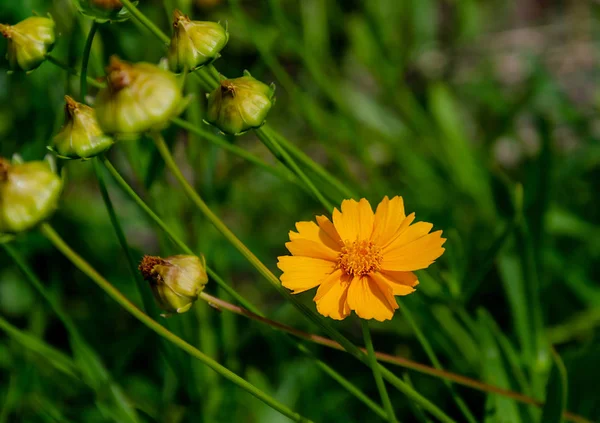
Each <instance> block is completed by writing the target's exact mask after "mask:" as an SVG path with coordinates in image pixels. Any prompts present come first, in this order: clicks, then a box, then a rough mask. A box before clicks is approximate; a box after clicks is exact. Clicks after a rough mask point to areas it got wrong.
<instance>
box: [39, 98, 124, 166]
mask: <svg viewBox="0 0 600 423" xmlns="http://www.w3.org/2000/svg"><path fill="white" fill-rule="evenodd" d="M65 102H66V104H65V123H64V124H63V126H62V128H60V131H59V132H58V134H56V135H55V136H54V139H53V140H52V147H48V149H49V150H51V151H53V152H55V153H56V155H57V156H58V157H60V158H62V159H88V158H90V157H93V156H96V155H98V154H100V153H102V152H103V151H106V150H108V149H109V148H110V147H111V146H112V145H113V143H114V142H113V140H112V138H111V137H109V136H108V135H105V134H104V132H102V130H101V129H100V126H99V125H98V121H97V120H96V111H95V110H94V109H92V108H91V107H88V106H86V105H85V104H82V103H78V102H76V101H75V100H73V99H72V98H71V97H69V96H68V95H67V96H65Z"/></svg>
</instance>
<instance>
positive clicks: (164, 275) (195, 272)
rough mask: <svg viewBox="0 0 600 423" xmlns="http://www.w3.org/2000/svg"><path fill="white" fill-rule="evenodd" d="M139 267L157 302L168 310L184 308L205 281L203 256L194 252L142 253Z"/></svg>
mask: <svg viewBox="0 0 600 423" xmlns="http://www.w3.org/2000/svg"><path fill="white" fill-rule="evenodd" d="M139 269H140V272H141V273H142V276H143V277H144V279H146V280H147V281H148V282H150V288H151V289H152V293H153V294H154V298H155V299H156V301H157V303H158V305H159V306H160V308H162V309H163V310H165V311H166V312H167V313H168V314H170V313H185V312H186V311H188V310H189V309H190V308H191V307H192V304H193V303H194V301H196V300H197V299H198V294H200V292H202V291H203V290H204V286H205V285H206V283H207V282H208V276H207V275H206V265H205V263H204V258H202V259H200V258H198V257H196V256H190V255H177V256H171V257H167V258H164V259H163V258H161V257H154V256H144V258H143V259H142V262H141V263H140V266H139ZM168 314H167V315H168Z"/></svg>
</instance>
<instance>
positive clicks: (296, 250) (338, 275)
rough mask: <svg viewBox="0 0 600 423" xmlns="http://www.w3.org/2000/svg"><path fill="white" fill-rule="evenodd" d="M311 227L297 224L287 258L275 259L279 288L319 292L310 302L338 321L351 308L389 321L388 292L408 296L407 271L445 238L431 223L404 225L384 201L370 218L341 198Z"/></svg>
mask: <svg viewBox="0 0 600 423" xmlns="http://www.w3.org/2000/svg"><path fill="white" fill-rule="evenodd" d="M341 209H342V211H341V212H340V211H339V210H338V209H337V208H336V209H334V211H333V223H332V222H331V221H330V220H329V219H328V218H327V217H325V216H317V223H318V225H317V224H315V223H314V222H298V223H296V229H297V230H298V232H294V231H290V242H288V243H286V244H285V246H286V247H287V249H288V250H289V251H290V253H292V255H291V256H282V257H279V261H278V263H277V266H278V267H279V269H281V270H282V271H283V275H281V283H282V284H283V286H285V287H286V288H288V289H290V290H292V291H293V292H292V293H293V294H298V293H300V292H304V291H307V290H309V289H312V288H314V287H316V286H318V287H319V289H318V290H317V294H316V295H315V297H314V301H315V303H316V304H317V310H318V311H319V313H321V314H322V315H323V316H328V317H331V318H332V319H336V320H342V319H344V318H346V317H347V316H348V315H349V314H350V311H351V310H354V311H355V312H356V314H357V315H358V316H359V317H361V318H363V319H376V320H379V321H384V320H389V319H391V318H392V316H393V315H394V310H396V309H397V308H398V304H397V303H396V300H395V298H394V295H408V294H410V293H412V292H414V291H415V289H414V286H416V285H417V284H418V283H419V281H418V280H417V276H416V275H415V274H414V273H413V271H414V270H419V269H424V268H426V267H428V266H429V265H430V264H431V263H433V262H434V260H435V259H437V258H438V257H440V256H441V255H442V254H443V252H444V248H442V245H443V244H444V242H445V241H446V239H445V238H442V237H441V235H442V231H436V232H432V233H429V231H431V228H432V227H433V225H432V224H431V223H426V222H417V223H415V224H412V222H413V221H414V219H415V214H414V213H411V214H410V215H409V216H406V215H405V213H404V201H403V200H402V197H398V196H396V197H394V198H392V199H391V200H390V199H389V198H388V197H387V196H386V197H384V199H383V200H382V201H381V203H379V205H378V206H377V211H376V212H375V213H373V210H372V209H371V205H370V204H369V202H368V201H367V200H366V199H364V198H363V199H361V200H360V201H358V202H357V201H355V200H344V201H343V202H342V207H341Z"/></svg>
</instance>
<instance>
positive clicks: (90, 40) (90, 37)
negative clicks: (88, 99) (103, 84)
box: [79, 20, 100, 104]
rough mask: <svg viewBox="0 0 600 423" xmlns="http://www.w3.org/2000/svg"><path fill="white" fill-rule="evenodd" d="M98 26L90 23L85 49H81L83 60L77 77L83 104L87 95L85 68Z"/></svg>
mask: <svg viewBox="0 0 600 423" xmlns="http://www.w3.org/2000/svg"><path fill="white" fill-rule="evenodd" d="M99 26H100V24H99V23H98V22H96V21H95V20H94V21H93V22H92V26H91V27H90V32H89V33H88V36H87V39H86V40H85V47H84V48H83V58H82V59H81V74H80V75H79V87H80V89H79V93H80V96H81V102H82V103H84V104H85V96H86V95H87V68H88V63H89V61H90V53H91V51H92V44H93V43H94V36H95V35H96V32H97V31H98V27H99Z"/></svg>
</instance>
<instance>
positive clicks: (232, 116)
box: [206, 72, 275, 135]
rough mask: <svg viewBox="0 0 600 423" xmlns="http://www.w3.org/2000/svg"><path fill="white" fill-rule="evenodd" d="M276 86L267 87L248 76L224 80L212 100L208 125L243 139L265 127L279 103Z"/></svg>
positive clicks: (209, 98) (210, 97)
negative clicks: (245, 133) (275, 104)
mask: <svg viewBox="0 0 600 423" xmlns="http://www.w3.org/2000/svg"><path fill="white" fill-rule="evenodd" d="M274 94H275V85H273V84H271V85H266V84H263V83H262V82H260V81H259V80H257V79H254V78H253V77H252V76H251V75H250V74H249V73H248V72H244V76H242V77H241V78H235V79H224V80H222V81H221V83H220V84H219V86H218V87H217V89H215V90H214V91H213V92H212V93H211V94H210V95H209V96H208V108H207V112H206V121H207V122H208V123H211V124H213V125H215V126H216V127H217V128H219V129H220V130H221V131H222V132H224V133H226V134H233V135H239V134H242V133H244V132H246V131H248V130H250V129H253V128H259V127H261V126H262V125H263V124H264V123H265V120H266V118H267V114H268V113H269V110H271V106H272V105H273V103H274V102H275V99H274Z"/></svg>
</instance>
